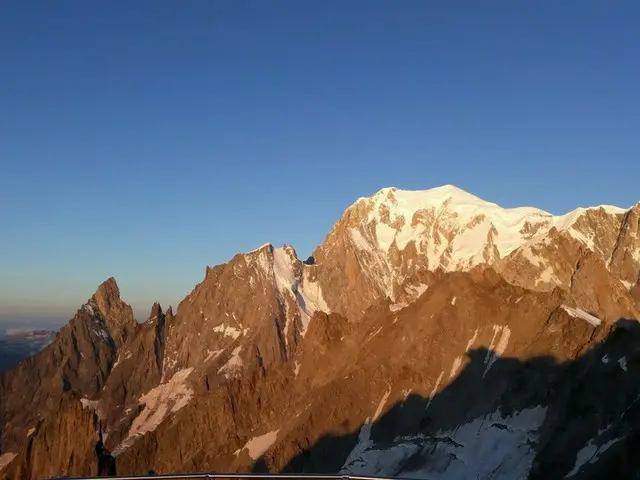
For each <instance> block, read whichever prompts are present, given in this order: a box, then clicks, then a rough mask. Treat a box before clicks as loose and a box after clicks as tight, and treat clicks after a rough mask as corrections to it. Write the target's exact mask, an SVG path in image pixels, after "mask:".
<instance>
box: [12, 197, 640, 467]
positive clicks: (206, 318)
mask: <svg viewBox="0 0 640 480" xmlns="http://www.w3.org/2000/svg"><path fill="white" fill-rule="evenodd" d="M639 214H640V205H636V206H634V207H632V208H630V209H627V210H625V209H620V208H617V207H608V206H604V207H597V208H590V209H578V210H575V211H574V212H570V213H569V214H567V215H564V216H553V215H550V214H548V213H546V212H543V211H541V210H537V209H533V208H519V209H502V208H500V207H499V206H497V205H495V204H492V203H489V202H485V201H483V200H481V199H479V198H477V197H475V196H473V195H471V194H468V193H467V192H463V191H461V190H459V189H457V188H455V187H452V186H445V187H440V188H437V189H432V190H427V191H423V192H407V191H402V190H398V189H383V190H382V191H380V192H378V193H376V194H375V195H373V196H372V197H371V198H367V199H360V200H358V201H357V202H356V203H355V204H354V205H352V206H351V207H349V208H348V209H347V210H346V211H345V213H344V215H343V216H342V218H341V219H340V220H339V221H338V222H337V223H336V225H335V226H334V228H333V229H332V230H331V232H329V234H328V235H327V238H326V239H325V241H324V242H323V244H322V245H320V246H319V247H318V248H317V249H316V251H315V252H314V253H313V259H314V261H313V262H311V261H308V262H302V261H300V260H299V259H298V257H297V254H296V252H295V250H294V249H293V247H291V246H287V245H285V246H283V247H281V248H279V247H274V246H272V245H270V244H266V245H263V246H262V247H260V248H258V249H256V250H254V251H252V252H248V253H245V254H239V255H236V256H235V257H234V258H233V259H231V261H229V262H228V263H226V264H223V265H218V266H215V267H207V269H206V273H205V278H204V279H203V281H202V282H201V283H199V284H198V285H196V287H195V288H194V289H193V291H192V292H191V293H190V294H189V295H188V296H187V297H186V298H185V299H184V300H183V301H182V302H181V303H180V305H179V306H178V309H177V314H174V313H173V311H172V309H171V308H169V309H168V310H167V312H164V311H163V310H162V308H161V307H160V305H158V304H155V305H154V306H153V307H152V308H151V312H150V315H149V318H148V319H147V320H146V321H144V322H142V323H136V322H135V320H134V319H133V314H132V311H131V308H130V307H129V306H128V305H126V303H124V302H123V301H122V299H121V298H120V292H119V289H118V287H117V285H116V283H115V280H113V279H109V280H107V281H106V282H105V283H103V284H102V285H101V286H100V287H99V288H98V290H97V291H96V293H95V294H94V295H93V296H92V297H91V299H90V300H89V301H88V302H87V303H86V304H85V305H83V306H82V307H81V308H80V309H79V310H78V312H77V314H76V315H75V316H74V318H73V319H71V320H70V322H69V323H68V324H67V325H66V326H65V327H64V328H63V329H62V330H61V331H60V332H59V334H58V335H57V337H56V339H55V340H54V341H53V342H52V343H51V344H50V345H49V346H48V347H46V348H45V349H44V350H43V351H42V352H40V353H39V354H37V355H35V356H33V357H30V358H29V359H27V360H25V361H23V362H21V363H20V364H19V365H18V367H17V368H16V369H14V370H12V371H10V372H7V373H5V374H3V375H2V376H0V426H1V433H0V467H2V468H3V470H2V473H3V475H4V476H5V477H6V478H11V479H13V478H16V479H17V478H34V479H35V478H42V477H46V476H49V475H53V474H58V475H80V474H86V472H91V471H92V468H94V466H95V459H94V458H93V457H92V456H91V452H92V448H93V445H94V443H95V441H96V440H97V435H96V431H95V424H96V422H97V421H98V420H99V421H101V422H102V424H103V425H104V428H105V442H106V446H107V447H108V448H109V449H111V450H112V451H113V452H114V455H115V456H117V463H118V472H119V473H145V472H147V471H148V470H149V469H154V470H155V471H158V472H178V471H194V470H216V471H248V470H255V471H273V472H275V471H285V472H300V471H305V472H346V473H353V474H371V475H373V474H376V475H389V476H391V475H401V476H405V477H415V478H434V479H436V478H442V479H445V478H474V479H476V478H487V479H488V478H505V479H508V478H525V477H530V478H561V477H564V476H568V477H570V478H598V475H601V474H602V472H603V471H606V468H608V467H611V468H613V465H615V468H617V470H616V471H617V472H619V473H620V475H627V473H628V472H631V471H633V469H634V468H635V463H634V462H635V460H634V457H633V455H629V454H628V452H629V450H628V449H629V448H632V447H633V446H634V445H635V443H634V442H635V441H636V440H635V429H636V428H638V427H640V424H638V421H637V418H636V417H637V416H636V415H635V411H636V401H637V399H638V398H640V397H639V396H638V395H640V391H639V390H638V387H637V386H636V382H634V380H633V378H634V373H635V371H636V370H637V369H638V368H639V367H638V360H639V358H638V351H637V347H636V345H637V344H638V342H637V340H638V335H639V333H638V323H637V319H638V318H640V312H639V311H638V309H639V308H640V295H639V293H638V292H639V291H640V290H639V288H640V226H639V220H638V219H639ZM24 399H27V400H26V401H25V400H24ZM75 430H77V431H78V435H73V434H72V433H71V432H73V431H75ZM52 438H58V439H59V443H61V444H55V442H54V441H53V440H52ZM47 456H49V457H55V458H56V459H57V460H56V461H55V462H48V463H47V462H44V461H43V460H42V459H43V458H46V457H47Z"/></svg>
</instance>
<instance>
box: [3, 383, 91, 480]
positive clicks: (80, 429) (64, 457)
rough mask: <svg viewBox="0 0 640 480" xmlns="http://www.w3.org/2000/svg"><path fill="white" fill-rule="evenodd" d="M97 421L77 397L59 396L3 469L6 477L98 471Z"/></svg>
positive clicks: (17, 479)
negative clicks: (23, 445)
mask: <svg viewBox="0 0 640 480" xmlns="http://www.w3.org/2000/svg"><path fill="white" fill-rule="evenodd" d="M96 430H97V422H96V417H95V415H94V413H93V412H92V411H91V409H89V408H86V407H84V406H83V405H82V404H81V402H80V399H79V398H78V397H74V396H73V395H68V394H65V395H63V396H61V397H60V398H59V399H58V400H57V401H56V404H55V407H54V408H52V409H51V413H50V414H49V415H47V416H46V417H45V418H44V419H43V420H42V422H40V423H39V424H38V425H37V426H36V427H34V429H33V430H32V431H30V433H29V437H28V440H27V445H26V447H25V448H24V449H23V450H22V452H21V453H20V455H19V456H17V457H16V458H15V459H14V461H13V462H11V464H10V465H9V467H8V468H7V469H6V470H5V471H4V472H2V477H3V478H4V479H5V480H37V479H41V478H52V477H55V476H60V475H61V472H64V473H65V474H67V475H74V476H83V475H84V476H89V475H96V474H97V462H96V458H95V454H94V446H95V444H96V441H97V440H98V436H97V434H96Z"/></svg>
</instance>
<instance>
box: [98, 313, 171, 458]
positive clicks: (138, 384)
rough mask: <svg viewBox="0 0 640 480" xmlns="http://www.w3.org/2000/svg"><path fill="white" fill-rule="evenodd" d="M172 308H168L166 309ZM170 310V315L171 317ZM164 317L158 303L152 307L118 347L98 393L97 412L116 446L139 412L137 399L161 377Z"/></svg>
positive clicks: (110, 443) (165, 319)
mask: <svg viewBox="0 0 640 480" xmlns="http://www.w3.org/2000/svg"><path fill="white" fill-rule="evenodd" d="M169 311H171V309H169ZM172 316H173V314H172V313H171V314H170V316H169V318H170V319H171V318H172ZM166 329H167V316H165V314H164V313H163V312H162V307H161V306H160V304H158V303H155V304H154V305H153V307H152V308H151V312H150V314H149V318H148V319H147V321H146V322H144V323H142V324H140V325H138V327H137V330H136V332H135V333H134V334H133V336H132V338H131V339H130V340H129V341H128V342H127V343H126V344H125V345H123V346H122V348H120V350H119V352H118V358H117V360H116V362H115V363H114V365H113V369H112V371H111V373H110V375H109V378H108V380H107V382H106V384H105V386H104V388H103V390H102V392H101V393H100V396H99V407H98V408H99V413H100V417H101V419H102V421H103V422H104V425H105V427H106V431H107V433H108V434H109V436H108V439H107V445H108V446H115V445H117V444H118V443H119V442H121V441H122V440H123V435H124V434H125V433H126V431H127V428H129V427H130V425H131V423H132V421H133V419H134V418H135V416H136V415H137V414H138V413H139V406H138V400H139V398H140V397H142V396H143V395H144V394H145V393H146V392H149V391H150V390H152V389H153V388H154V387H156V386H158V384H160V381H161V378H162V369H163V360H164V346H165V339H166Z"/></svg>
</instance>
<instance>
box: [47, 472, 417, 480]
mask: <svg viewBox="0 0 640 480" xmlns="http://www.w3.org/2000/svg"><path fill="white" fill-rule="evenodd" d="M107 478H113V479H118V480H196V479H203V478H217V479H224V480H251V479H256V480H293V479H299V480H407V479H402V478H399V477H366V476H365V477H363V476H356V475H321V474H304V473H303V474H299V473H298V474H296V473H291V474H289V473H274V474H269V473H205V472H202V473H164V474H155V473H153V474H152V473H150V474H146V475H117V476H110V477H54V478H51V479H50V480H102V479H107Z"/></svg>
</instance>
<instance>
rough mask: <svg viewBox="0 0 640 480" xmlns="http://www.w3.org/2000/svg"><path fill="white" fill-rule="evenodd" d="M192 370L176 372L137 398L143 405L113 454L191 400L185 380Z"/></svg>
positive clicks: (120, 450) (189, 389) (119, 451)
mask: <svg viewBox="0 0 640 480" xmlns="http://www.w3.org/2000/svg"><path fill="white" fill-rule="evenodd" d="M192 371H193V368H186V369H184V370H180V371H178V372H176V373H175V374H174V375H173V376H172V377H171V379H170V380H169V381H168V382H167V383H161V384H160V385H158V386H157V387H155V388H152V389H151V390H149V391H148V392H147V393H145V394H144V395H142V396H141V397H140V398H139V399H138V404H140V405H144V409H143V410H142V412H140V414H139V415H138V416H137V417H136V418H135V419H134V420H133V422H132V424H131V428H130V429H129V435H128V436H127V438H126V439H125V440H124V442H122V444H120V445H119V446H118V447H117V448H116V449H114V455H118V454H120V453H121V452H122V451H123V450H124V449H126V448H127V447H129V446H131V445H132V444H133V441H135V438H137V437H140V436H142V435H144V434H146V433H148V432H151V431H153V430H155V429H156V428H158V426H159V425H160V424H161V423H162V421H163V420H164V419H165V418H166V417H167V416H168V415H170V414H172V413H176V412H177V411H179V410H180V409H181V408H184V407H185V406H186V405H187V404H188V403H189V402H190V401H191V398H192V397H193V390H191V388H189V387H188V386H187V384H186V381H187V378H188V377H189V375H190V374H191V372H192Z"/></svg>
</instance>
